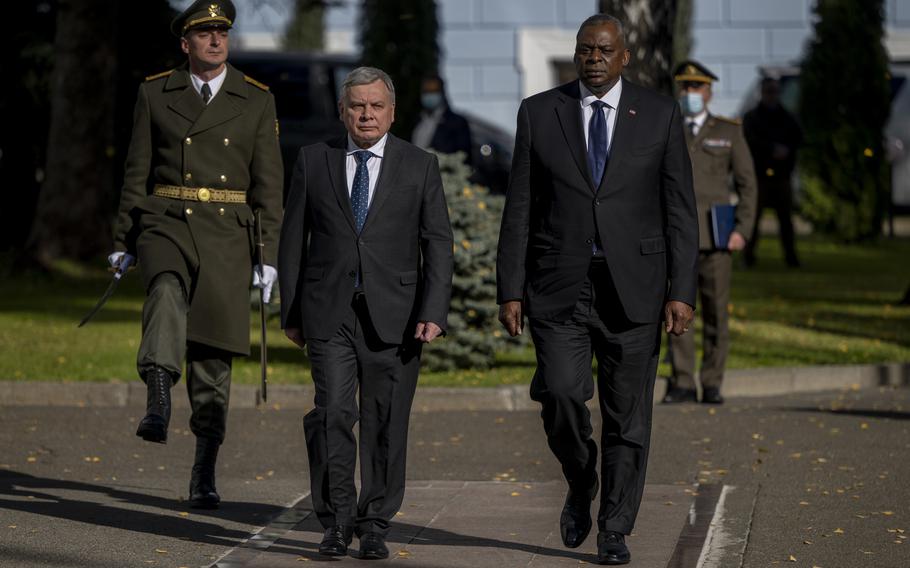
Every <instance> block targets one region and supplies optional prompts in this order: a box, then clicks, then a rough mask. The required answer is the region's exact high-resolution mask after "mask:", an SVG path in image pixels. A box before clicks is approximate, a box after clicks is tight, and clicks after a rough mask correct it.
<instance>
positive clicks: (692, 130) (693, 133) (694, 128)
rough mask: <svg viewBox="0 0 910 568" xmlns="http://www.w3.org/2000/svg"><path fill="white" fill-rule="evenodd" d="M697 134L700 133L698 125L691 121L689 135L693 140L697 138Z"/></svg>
mask: <svg viewBox="0 0 910 568" xmlns="http://www.w3.org/2000/svg"><path fill="white" fill-rule="evenodd" d="M697 133H698V123H697V122H695V121H694V120H690V121H689V134H690V135H691V136H692V138H695V136H696V134H697Z"/></svg>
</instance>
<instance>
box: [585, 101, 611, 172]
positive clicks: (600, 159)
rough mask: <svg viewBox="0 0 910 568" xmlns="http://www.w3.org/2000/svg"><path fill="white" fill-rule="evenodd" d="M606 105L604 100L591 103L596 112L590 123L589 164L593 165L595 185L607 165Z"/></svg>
mask: <svg viewBox="0 0 910 568" xmlns="http://www.w3.org/2000/svg"><path fill="white" fill-rule="evenodd" d="M605 106H607V105H606V103H604V102H602V101H594V102H593V103H591V108H592V109H593V110H594V113H593V114H592V115H591V121H590V122H589V123H588V164H589V165H590V166H591V178H592V181H593V182H594V187H597V186H599V185H600V180H601V178H602V177H603V174H604V170H605V169H606V167H607V157H608V156H607V118H606V117H605V116H604V111H603V109H604V107H605Z"/></svg>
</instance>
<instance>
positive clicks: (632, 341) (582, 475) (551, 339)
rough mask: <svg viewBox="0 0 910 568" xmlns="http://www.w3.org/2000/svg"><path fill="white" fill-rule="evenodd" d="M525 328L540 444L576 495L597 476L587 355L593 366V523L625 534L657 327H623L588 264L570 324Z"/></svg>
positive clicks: (648, 404) (600, 277)
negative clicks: (596, 507)
mask: <svg viewBox="0 0 910 568" xmlns="http://www.w3.org/2000/svg"><path fill="white" fill-rule="evenodd" d="M529 326H530V330H531V337H532V339H533V340H534V346H535V348H536V351H537V372H536V373H535V374H534V379H533V380H532V382H531V398H532V399H533V400H535V401H538V402H540V403H541V417H542V418H543V423H544V430H545V431H546V434H547V443H548V444H549V446H550V449H551V450H552V452H553V453H554V454H555V455H556V458H557V459H558V460H559V462H560V464H561V465H562V470H563V473H564V475H565V477H566V480H567V481H568V482H569V486H570V488H572V489H573V490H577V491H584V490H585V489H587V488H588V487H589V486H590V484H591V483H593V476H594V475H596V464H597V457H598V456H597V444H596V443H595V442H594V441H593V440H592V438H591V434H592V431H593V429H592V427H591V415H590V412H589V411H588V408H587V406H586V404H585V403H586V401H588V400H590V399H591V398H592V397H593V396H594V381H593V378H592V376H591V375H592V373H591V359H592V356H593V357H595V358H596V360H597V393H598V402H599V403H600V411H601V415H602V419H603V426H602V430H601V436H600V443H601V452H602V455H601V472H600V478H601V493H600V511H599V512H598V515H597V525H598V528H599V529H600V530H601V531H603V530H610V531H618V532H621V533H623V534H630V533H631V532H632V528H633V526H634V524H635V518H636V516H637V515H638V508H639V505H640V504H641V496H642V491H643V490H644V483H645V470H646V466H647V462H648V449H649V445H650V440H651V409H652V400H653V398H654V380H655V377H656V374H657V358H658V352H659V350H660V323H659V322H653V323H644V324H641V323H635V322H631V321H629V320H628V318H627V317H626V316H625V314H624V312H623V308H622V305H621V304H620V302H619V298H618V296H617V294H616V289H615V287H614V285H613V281H612V279H611V278H610V272H609V269H608V268H607V266H606V262H603V261H593V262H592V265H591V268H590V270H589V271H588V275H587V278H586V279H585V282H584V285H583V286H582V289H581V293H580V294H579V297H578V301H577V302H576V305H575V310H574V313H573V315H572V318H571V319H570V320H569V321H551V320H544V319H539V318H533V319H531V320H530V321H529Z"/></svg>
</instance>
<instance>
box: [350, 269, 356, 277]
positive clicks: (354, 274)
mask: <svg viewBox="0 0 910 568" xmlns="http://www.w3.org/2000/svg"><path fill="white" fill-rule="evenodd" d="M348 276H350V277H351V278H353V277H355V276H357V273H356V272H354V271H353V270H352V271H350V272H348Z"/></svg>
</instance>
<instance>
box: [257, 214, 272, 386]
mask: <svg viewBox="0 0 910 568" xmlns="http://www.w3.org/2000/svg"><path fill="white" fill-rule="evenodd" d="M256 248H257V249H259V280H260V282H262V281H263V280H264V276H265V274H264V273H263V271H264V267H265V243H263V242H262V214H261V211H258V210H257V211H256ZM265 319H266V314H265V288H260V289H259V324H260V327H261V335H260V338H259V366H260V367H261V368H262V379H261V381H260V387H259V390H260V391H261V392H262V402H266V401H267V400H268V396H269V394H268V388H269V376H268V354H267V346H266V333H265V323H266V322H265Z"/></svg>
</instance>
